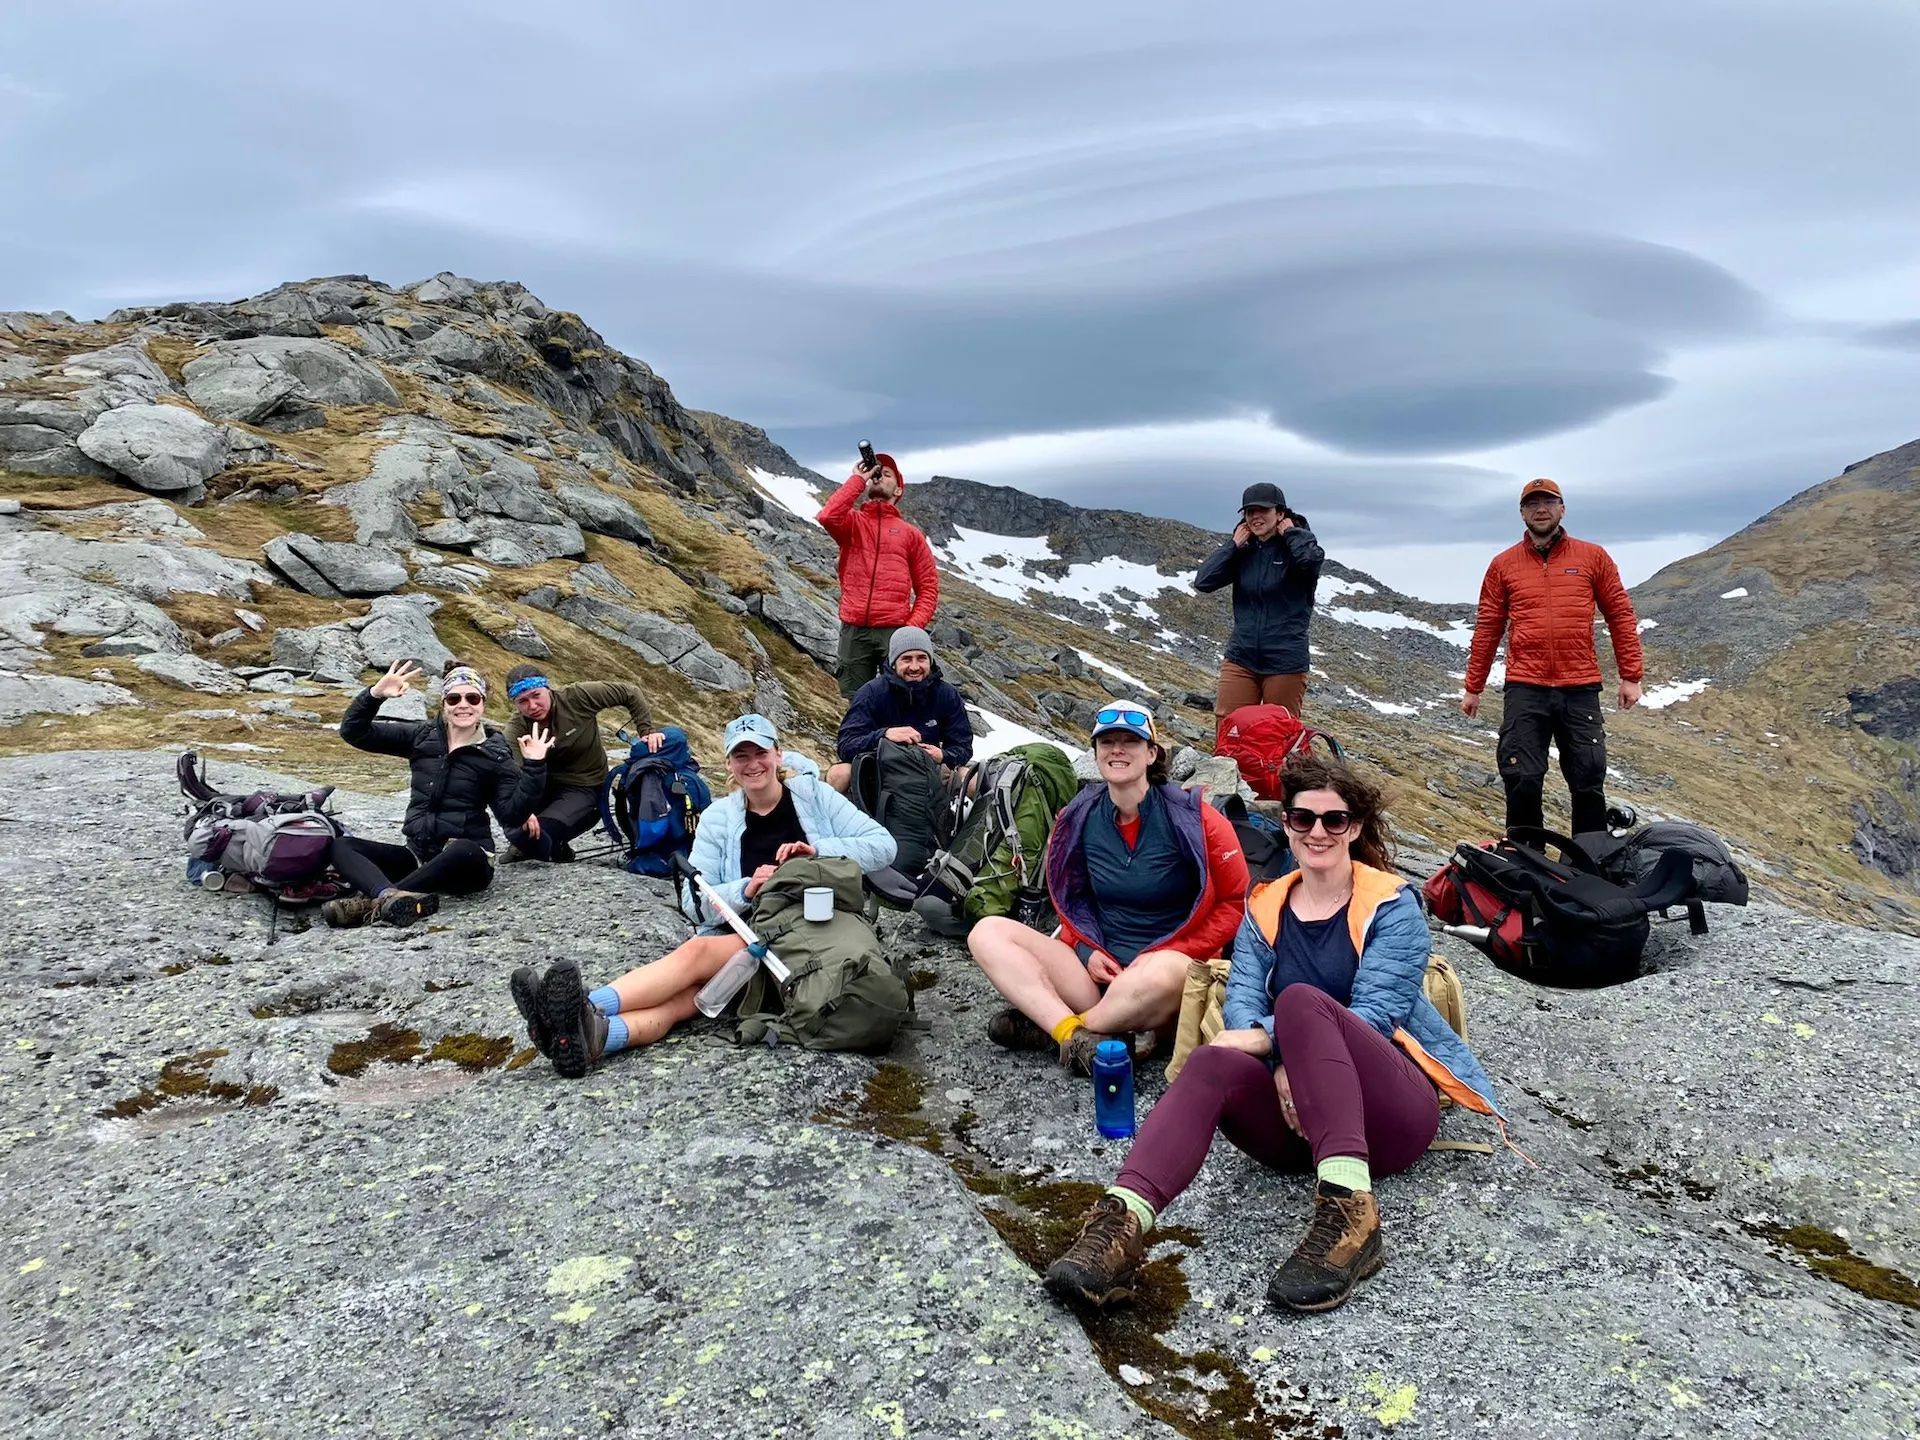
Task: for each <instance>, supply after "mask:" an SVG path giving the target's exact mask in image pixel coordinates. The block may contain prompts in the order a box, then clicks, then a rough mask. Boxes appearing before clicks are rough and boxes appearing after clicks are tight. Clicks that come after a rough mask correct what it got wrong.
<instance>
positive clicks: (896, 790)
mask: <svg viewBox="0 0 1920 1440" xmlns="http://www.w3.org/2000/svg"><path fill="white" fill-rule="evenodd" d="M848 798H849V799H850V800H852V801H853V803H854V804H856V805H858V806H859V807H860V808H861V810H863V811H864V812H865V813H867V814H868V815H871V816H872V817H873V818H874V819H876V820H878V821H879V822H880V823H881V824H882V825H884V826H885V827H886V830H887V833H888V834H889V835H891V836H893V838H894V841H895V843H896V844H897V845H898V847H899V848H898V851H897V853H896V854H895V856H894V860H893V868H894V869H896V870H899V871H901V872H903V873H904V874H908V875H918V874H919V873H920V872H921V871H922V870H924V869H925V868H926V865H927V861H928V860H930V859H931V858H933V852H934V850H935V849H936V848H937V847H938V846H939V844H940V842H941V841H942V840H943V839H945V838H946V837H945V836H944V835H943V834H942V833H941V831H942V828H943V826H942V822H943V821H944V820H946V819H947V818H948V817H949V816H950V814H951V805H950V797H949V796H948V794H947V782H946V780H945V779H944V778H943V777H942V776H941V774H940V762H939V761H938V760H936V759H934V758H933V757H932V756H931V755H929V754H927V752H926V751H924V750H922V749H921V748H920V747H919V746H918V745H902V744H900V743H899V742H898V741H894V740H887V739H884V738H883V739H882V740H881V741H880V743H879V744H878V745H877V746H875V747H874V748H873V749H872V750H869V751H867V752H866V754H864V755H859V756H856V757H855V758H854V761H853V783H852V784H851V785H850V786H849V787H848Z"/></svg>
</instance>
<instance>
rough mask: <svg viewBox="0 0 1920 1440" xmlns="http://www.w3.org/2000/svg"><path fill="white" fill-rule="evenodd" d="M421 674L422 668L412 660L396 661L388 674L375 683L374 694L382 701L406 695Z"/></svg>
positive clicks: (388, 668)
mask: <svg viewBox="0 0 1920 1440" xmlns="http://www.w3.org/2000/svg"><path fill="white" fill-rule="evenodd" d="M419 673H420V667H419V666H418V665H416V664H414V663H413V662H412V661H411V660H396V661H394V662H393V664H391V665H389V666H388V667H387V673H386V674H384V675H382V676H381V677H380V678H379V679H378V680H376V681H374V682H373V693H374V694H375V695H377V696H379V697H380V698H381V699H382V700H392V699H394V698H395V697H396V696H400V695H404V694H406V693H407V689H408V687H409V686H410V685H411V684H412V683H413V680H414V677H415V676H417V675H419Z"/></svg>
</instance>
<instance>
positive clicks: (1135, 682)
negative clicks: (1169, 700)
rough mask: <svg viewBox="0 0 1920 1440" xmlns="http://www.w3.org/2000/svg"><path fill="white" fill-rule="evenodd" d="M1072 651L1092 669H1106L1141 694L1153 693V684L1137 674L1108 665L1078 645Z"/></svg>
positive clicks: (1163, 632)
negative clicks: (1130, 673)
mask: <svg viewBox="0 0 1920 1440" xmlns="http://www.w3.org/2000/svg"><path fill="white" fill-rule="evenodd" d="M1161 633H1162V634H1165V633H1166V632H1165V631H1162V632H1161ZM1073 653H1074V654H1076V655H1078V656H1079V657H1080V658H1081V659H1082V660H1084V661H1086V662H1087V664H1089V665H1091V666H1093V668H1094V669H1096V670H1104V671H1106V673H1107V674H1109V675H1111V676H1113V677H1114V679H1116V680H1121V681H1124V682H1125V683H1127V684H1128V685H1131V686H1133V688H1134V689H1136V690H1138V691H1140V692H1141V693H1142V694H1145V695H1151V694H1153V693H1154V691H1153V686H1151V685H1149V684H1148V683H1147V682H1146V681H1144V680H1142V679H1141V678H1140V677H1139V676H1138V675H1129V674H1128V673H1127V672H1126V671H1124V670H1122V669H1121V668H1120V667H1119V666H1118V665H1109V664H1108V663H1107V662H1106V661H1104V660H1102V659H1101V658H1100V657H1099V656H1098V655H1094V654H1092V653H1090V652H1088V651H1086V650H1082V649H1079V648H1078V647H1075V649H1074V652H1073Z"/></svg>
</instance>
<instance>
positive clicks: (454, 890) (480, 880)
mask: <svg viewBox="0 0 1920 1440" xmlns="http://www.w3.org/2000/svg"><path fill="white" fill-rule="evenodd" d="M327 859H328V861H329V862H331V864H332V865H333V868H334V869H335V870H337V871H339V872H340V878H341V879H342V880H345V881H346V882H347V884H349V885H351V886H352V887H353V888H354V889H355V890H358V891H359V892H360V893H361V894H362V895H378V894H379V893H380V892H381V891H383V890H386V889H388V888H392V889H396V890H411V891H413V892H414V893H415V894H416V895H477V894H479V892H480V891H482V890H484V889H486V888H487V886H489V885H491V884H492V883H493V861H492V860H490V859H488V857H487V852H486V851H484V850H482V849H481V848H480V847H479V846H478V845H476V844H474V843H473V841H471V840H449V841H448V842H447V843H446V844H445V845H444V846H443V847H441V850H440V853H439V854H438V855H436V856H434V857H433V858H432V859H431V860H428V861H427V862H426V863H424V864H422V863H421V861H420V860H419V858H418V857H416V856H415V855H414V853H413V851H411V850H409V849H408V848H407V847H406V846H404V845H383V844H381V843H380V842H379V841H378V840H362V839H360V838H359V837H358V836H350V835H342V836H340V837H339V838H338V839H336V840H335V841H334V842H333V844H332V845H331V846H330V847H328V850H327Z"/></svg>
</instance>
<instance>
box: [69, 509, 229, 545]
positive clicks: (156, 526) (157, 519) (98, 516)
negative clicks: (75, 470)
mask: <svg viewBox="0 0 1920 1440" xmlns="http://www.w3.org/2000/svg"><path fill="white" fill-rule="evenodd" d="M48 518H49V519H55V520H57V522H58V523H60V524H62V525H80V526H92V525H104V526H107V527H109V528H110V529H112V530H113V532H114V533H115V534H118V535H163V536H167V537H170V538H173V539H179V540H204V539H205V538H206V532H205V531H203V530H202V529H201V528H200V527H199V526H198V525H195V524H194V523H193V522H192V521H191V520H189V519H187V518H186V517H185V516H184V515H182V514H181V513H180V512H179V511H178V510H175V509H174V508H173V507H172V506H171V505H169V504H167V502H166V501H164V500H127V501H123V502H122V503H120V504H117V505H94V506H90V507H89V508H87V509H85V510H66V511H62V512H60V513H59V514H58V515H57V516H55V515H50V516H49V517H48Z"/></svg>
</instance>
